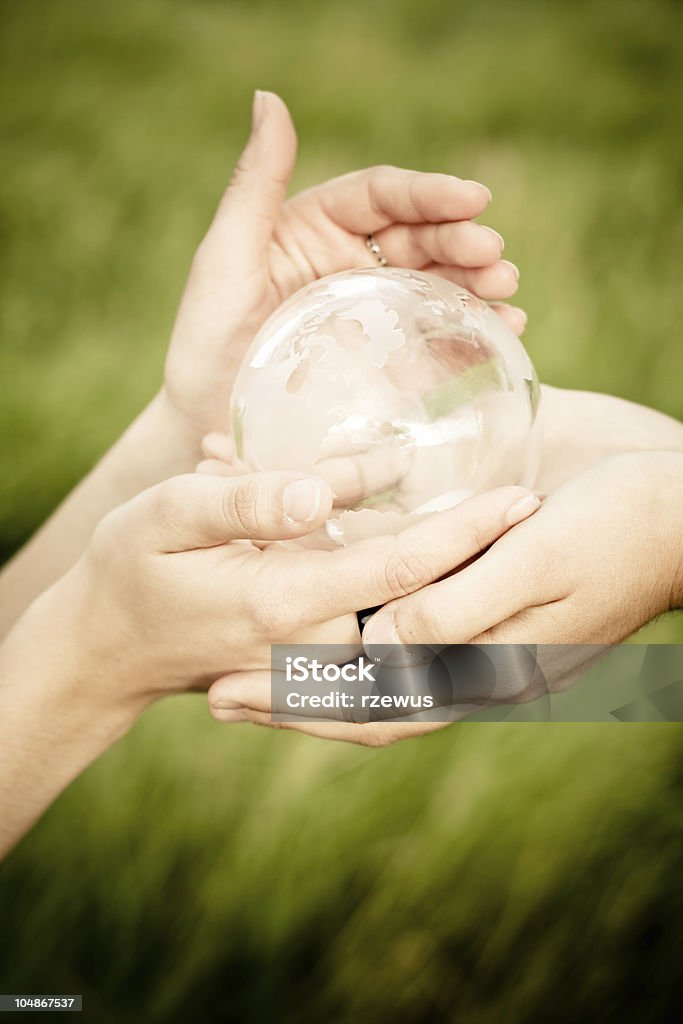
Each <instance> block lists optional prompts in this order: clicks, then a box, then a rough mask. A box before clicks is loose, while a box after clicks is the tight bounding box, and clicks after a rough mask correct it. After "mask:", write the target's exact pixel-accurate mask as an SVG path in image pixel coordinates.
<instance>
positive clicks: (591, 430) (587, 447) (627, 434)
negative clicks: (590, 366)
mask: <svg viewBox="0 0 683 1024" xmlns="http://www.w3.org/2000/svg"><path fill="white" fill-rule="evenodd" d="M542 392H543V405H542V417H543V458H542V461H541V468H540V471H539V474H538V477H537V481H536V486H537V488H538V489H539V490H541V491H543V492H545V493H550V492H551V491H554V490H555V489H556V488H557V487H559V486H560V484H562V483H564V482H565V481H566V480H569V478H570V477H573V476H576V475H577V474H578V473H581V472H582V471H583V470H584V469H588V467H589V466H592V465H593V464H594V463H595V462H597V461H598V460H599V459H602V458H605V457H606V456H608V455H618V454H621V453H625V452H637V451H653V450H657V451H676V452H679V451H683V424H681V423H679V422H678V420H675V419H672V417H670V416H666V415H665V414H664V413H661V412H658V411H657V410H656V409H649V408H648V407H647V406H644V405H637V404H636V403H635V402H628V401H626V400H625V399H623V398H617V397H615V396H614V395H603V394H599V393H596V392H591V391H569V390H565V389H563V388H553V387H549V386H548V385H543V388H542Z"/></svg>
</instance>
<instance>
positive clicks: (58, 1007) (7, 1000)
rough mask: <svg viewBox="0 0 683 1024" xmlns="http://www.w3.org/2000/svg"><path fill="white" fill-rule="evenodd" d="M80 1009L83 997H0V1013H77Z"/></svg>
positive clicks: (26, 995) (27, 995)
mask: <svg viewBox="0 0 683 1024" xmlns="http://www.w3.org/2000/svg"><path fill="white" fill-rule="evenodd" d="M22 1004H23V1005H22ZM82 1009H83V996H61V995H60V996H50V995H35V994H34V995H29V994H25V995H16V996H3V995H0V1013H3V1012H4V1013H6V1012H8V1011H9V1012H14V1013H69V1012H71V1013H74V1012H77V1013H78V1012H80V1011H82Z"/></svg>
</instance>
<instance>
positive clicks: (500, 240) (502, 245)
mask: <svg viewBox="0 0 683 1024" xmlns="http://www.w3.org/2000/svg"><path fill="white" fill-rule="evenodd" d="M488 230H489V231H490V232H491V234H492V235H495V236H496V238H497V239H498V241H499V242H500V251H501V252H502V251H503V249H504V248H505V239H504V238H503V236H502V235H501V234H500V232H499V231H496V230H495V229H494V228H489V229H488Z"/></svg>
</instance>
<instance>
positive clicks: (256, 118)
mask: <svg viewBox="0 0 683 1024" xmlns="http://www.w3.org/2000/svg"><path fill="white" fill-rule="evenodd" d="M265 98H266V94H265V93H264V92H261V90H260V89H257V90H256V92H255V93H254V99H253V101H252V104H251V127H252V129H253V130H254V131H258V129H259V127H260V126H261V122H262V121H263V115H264V114H265V112H266V110H265V107H266V104H265Z"/></svg>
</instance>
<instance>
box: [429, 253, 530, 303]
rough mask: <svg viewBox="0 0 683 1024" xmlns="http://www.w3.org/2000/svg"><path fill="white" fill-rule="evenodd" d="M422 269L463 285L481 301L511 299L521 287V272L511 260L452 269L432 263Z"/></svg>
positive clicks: (441, 264)
mask: <svg viewBox="0 0 683 1024" xmlns="http://www.w3.org/2000/svg"><path fill="white" fill-rule="evenodd" d="M422 269H423V270H424V271H425V272H426V273H428V274H437V275H438V276H439V277H445V278H446V280H448V281H453V282H454V283H455V284H460V285H462V286H463V288H467V289H468V291H471V292H474V294H475V295H478V296H479V298H480V299H509V298H510V296H511V295H514V294H515V292H516V291H517V289H518V287H519V270H518V269H517V267H516V266H515V264H514V263H510V261H509V260H498V262H497V263H493V264H492V265H491V266H488V267H451V266H448V265H445V264H443V263H430V264H428V265H427V266H426V267H423V268H422Z"/></svg>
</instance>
